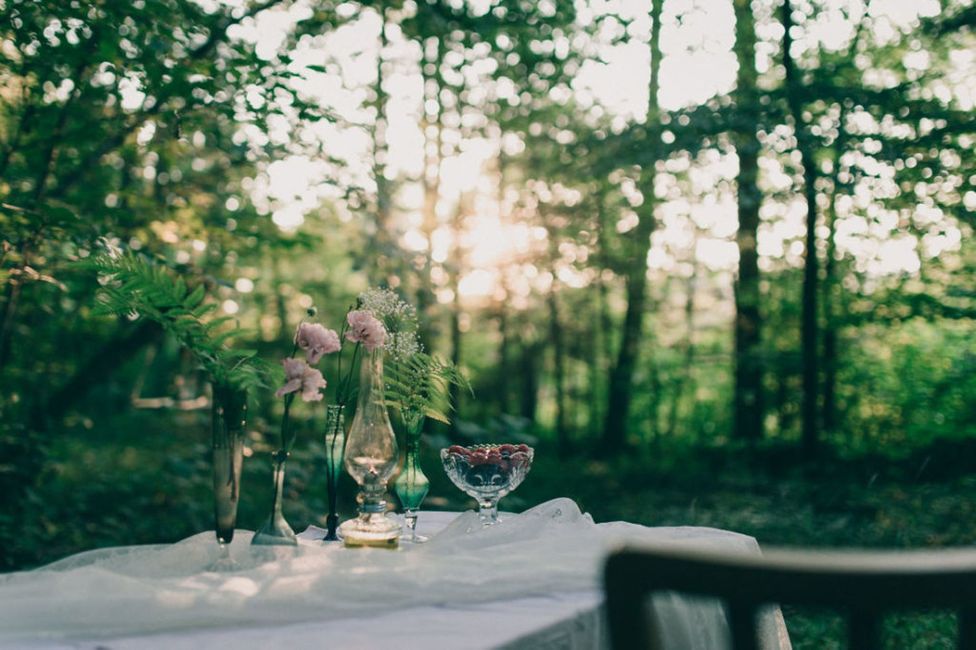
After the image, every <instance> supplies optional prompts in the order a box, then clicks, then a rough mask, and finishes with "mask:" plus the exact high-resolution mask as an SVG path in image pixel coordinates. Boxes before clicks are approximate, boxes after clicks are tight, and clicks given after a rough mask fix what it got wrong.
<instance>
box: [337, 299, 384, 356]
mask: <svg viewBox="0 0 976 650" xmlns="http://www.w3.org/2000/svg"><path fill="white" fill-rule="evenodd" d="M346 321H348V322H349V331H348V332H346V338H347V339H349V340H350V341H352V342H353V343H362V344H363V346H365V348H366V349H367V350H369V351H370V352H372V351H373V350H375V349H376V348H378V347H380V346H382V345H383V343H385V342H386V329H385V328H384V327H383V323H381V322H379V321H378V320H376V318H374V317H373V315H372V314H370V313H369V312H368V311H363V310H361V309H357V310H353V311H351V312H349V313H348V314H346Z"/></svg>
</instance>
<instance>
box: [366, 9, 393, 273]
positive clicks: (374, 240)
mask: <svg viewBox="0 0 976 650" xmlns="http://www.w3.org/2000/svg"><path fill="white" fill-rule="evenodd" d="M376 11H377V12H378V13H379V16H380V33H379V50H378V51H377V53H376V85H375V87H374V89H373V91H374V93H375V95H376V97H375V106H376V121H375V122H374V123H373V128H372V140H373V170H372V172H373V181H374V182H375V183H376V204H375V221H374V224H373V228H374V231H373V232H372V233H371V234H372V236H371V238H370V239H371V242H370V244H371V245H370V249H371V253H370V254H369V255H368V259H370V260H371V262H370V263H369V264H368V265H367V269H368V271H367V274H368V276H369V280H370V283H371V284H382V283H385V284H387V285H389V286H395V285H396V284H397V283H398V281H399V277H398V276H397V275H396V274H395V271H394V264H395V262H396V260H395V259H394V258H395V257H396V255H395V254H394V247H395V244H396V242H395V241H394V239H393V234H392V227H393V224H392V219H391V216H392V205H393V197H392V196H391V194H392V187H391V186H390V182H389V181H388V180H387V179H386V162H387V157H388V155H389V147H388V146H387V137H386V130H387V126H388V123H389V122H388V119H387V110H388V108H387V106H388V104H389V96H388V95H387V93H386V90H385V89H384V88H383V82H384V81H385V75H384V69H383V51H384V50H385V49H386V46H387V44H388V41H387V36H386V5H385V3H384V2H380V3H379V5H378V6H377V8H376Z"/></svg>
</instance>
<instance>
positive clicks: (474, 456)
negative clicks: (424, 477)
mask: <svg viewBox="0 0 976 650" xmlns="http://www.w3.org/2000/svg"><path fill="white" fill-rule="evenodd" d="M534 455H535V451H534V450H533V449H532V448H531V447H529V446H528V445H509V444H505V445H475V446H473V447H461V446H460V445H451V446H450V447H448V448H447V449H441V462H443V463H444V471H446V472H447V475H448V477H450V479H451V482H453V483H454V485H456V486H457V487H458V488H459V489H460V490H462V491H463V492H464V493H465V494H467V495H468V496H470V497H472V498H474V499H475V500H477V501H478V515H479V516H480V517H481V521H482V523H484V525H485V526H491V525H492V524H496V523H498V500H499V499H501V498H502V497H503V496H505V495H506V494H508V493H509V492H511V491H512V490H514V489H515V488H517V487H518V486H519V484H520V483H521V482H522V480H523V479H524V478H525V475H526V474H528V473H529V468H531V467H532V458H533V456H534Z"/></svg>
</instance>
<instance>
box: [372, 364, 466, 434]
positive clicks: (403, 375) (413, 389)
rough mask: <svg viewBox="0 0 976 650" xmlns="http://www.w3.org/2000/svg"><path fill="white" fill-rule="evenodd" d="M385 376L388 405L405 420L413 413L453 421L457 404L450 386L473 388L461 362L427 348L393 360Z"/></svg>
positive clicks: (445, 421)
mask: <svg viewBox="0 0 976 650" xmlns="http://www.w3.org/2000/svg"><path fill="white" fill-rule="evenodd" d="M385 379H386V402H387V405H388V406H390V407H392V408H395V409H397V410H398V411H399V412H400V416H401V417H402V418H403V419H404V422H406V421H408V420H409V419H410V417H411V414H412V415H413V416H414V417H420V416H426V417H429V418H431V419H432V420H437V421H438V422H443V423H444V424H450V422H451V420H450V417H449V416H448V412H449V410H450V409H452V408H453V406H454V405H453V404H451V402H450V390H449V389H450V387H451V386H457V387H459V388H461V389H464V390H467V391H468V392H473V391H472V390H471V384H470V383H468V379H467V377H465V376H464V374H463V373H462V372H461V370H460V369H459V368H458V367H457V366H455V365H454V364H453V363H450V362H447V361H444V360H443V359H440V358H439V357H436V356H432V355H429V354H427V353H425V352H417V353H415V354H413V355H411V356H409V357H407V358H405V359H401V360H398V361H397V362H396V363H391V364H389V366H388V367H387V371H386V377H385ZM444 405H446V408H445V406H444Z"/></svg>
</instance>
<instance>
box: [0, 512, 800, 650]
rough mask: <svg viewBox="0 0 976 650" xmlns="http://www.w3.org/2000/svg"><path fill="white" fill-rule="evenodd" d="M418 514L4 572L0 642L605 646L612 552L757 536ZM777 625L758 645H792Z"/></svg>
mask: <svg viewBox="0 0 976 650" xmlns="http://www.w3.org/2000/svg"><path fill="white" fill-rule="evenodd" d="M418 527H419V530H420V532H421V533H422V534H426V535H431V536H432V537H433V539H432V540H431V542H429V543H427V544H423V545H412V544H403V545H402V546H401V549H399V550H397V551H389V550H383V549H345V548H342V547H341V546H340V545H337V544H323V543H321V542H320V541H318V539H317V538H319V537H321V531H320V530H319V529H315V528H310V529H309V530H307V531H305V532H304V533H303V534H302V535H301V536H300V537H301V545H300V546H299V547H298V548H297V549H253V548H252V547H250V546H248V545H247V542H248V541H249V539H250V535H251V533H249V532H247V531H240V533H239V535H238V536H237V537H235V541H234V544H233V547H232V551H233V554H234V557H235V559H237V560H238V562H239V563H240V564H241V566H242V570H240V571H237V572H233V573H224V574H218V573H213V572H206V571H204V570H203V569H204V568H205V567H206V566H208V564H209V562H211V561H212V560H213V557H214V556H215V554H216V548H215V544H214V542H213V535H212V533H202V534H200V535H196V536H194V537H191V538H189V539H187V540H184V541H183V542H180V543H178V544H175V545H153V546H141V547H122V548H119V549H102V550H97V551H91V552H88V553H82V554H79V555H76V556H72V557H70V558H66V559H65V560H62V561H60V562H56V563H54V564H52V565H49V566H48V567H44V568H43V569H41V570H38V571H34V572H24V573H17V574H7V575H4V576H0V647H3V648H8V647H10V648H32V649H40V648H43V649H46V650H53V649H55V648H59V649H60V648H74V649H88V650H96V649H99V648H111V649H112V650H124V649H132V650H137V649H153V650H155V649H160V648H166V649H167V650H170V649H180V648H198V647H230V648H234V649H235V650H243V649H247V648H273V647H282V648H284V647H288V648H304V647H322V646H327V647H331V648H343V649H356V648H388V647H399V648H405V649H410V648H424V649H434V650H436V649H439V648H444V649H445V650H448V649H450V650H455V649H456V650H464V649H467V648H470V649H476V648H477V649H480V648H507V649H521V648H568V649H571V650H575V649H583V648H587V649H589V648H601V647H606V628H605V624H604V621H603V618H602V612H601V603H602V593H601V588H600V569H601V567H602V561H603V558H604V557H605V554H606V551H607V549H609V548H611V547H612V546H614V545H617V544H619V543H622V542H624V541H627V540H632V541H649V540H653V541H657V542H661V541H671V542H674V543H679V544H695V545H700V546H705V547H713V548H724V549H729V550H733V549H735V550H740V551H742V552H747V553H755V552H758V548H759V547H758V544H757V543H756V541H755V540H754V539H752V538H751V537H746V536H743V535H738V534H736V533H730V532H726V531H719V530H715V529H709V528H695V527H676V528H646V527H643V526H636V525H634V524H627V523H624V522H614V523H609V524H595V523H593V521H592V520H591V519H590V518H589V516H588V515H584V514H583V513H581V512H580V511H579V509H578V508H577V506H576V504H575V503H573V502H572V501H570V500H568V499H555V500H553V501H549V502H546V503H544V504H541V505H539V506H536V507H535V508H532V509H530V510H529V511H526V512H525V513H522V514H521V515H516V516H510V517H509V518H508V519H507V520H505V521H503V522H502V523H501V524H499V525H497V526H494V527H492V528H489V529H481V528H480V524H479V522H478V520H477V516H476V515H475V514H474V513H472V512H468V513H461V514H458V513H443V512H440V513H439V512H424V513H421V515H420V518H419V520H418ZM253 551H258V552H257V553H254V552H253ZM655 606H656V607H658V608H659V613H660V614H661V615H662V616H664V617H665V619H666V620H668V621H669V640H670V641H671V642H672V644H673V646H674V647H675V648H689V649H690V648H701V649H702V650H705V649H706V648H708V650H711V648H714V647H717V646H716V645H715V640H716V639H721V638H722V637H723V635H724V634H726V632H727V628H726V627H725V621H724V615H723V614H722V612H721V609H720V608H719V607H718V606H717V605H715V604H713V603H701V602H698V601H689V600H688V599H683V598H679V597H676V596H675V597H671V598H670V599H669V600H668V601H667V602H658V603H656V605H655ZM773 622H774V623H776V624H779V625H781V618H778V619H775V620H774V621H773ZM671 623H673V625H671ZM777 631H779V630H777ZM774 637H775V634H773V635H770V636H769V638H768V639H767V641H768V643H767V647H769V648H771V649H777V650H787V649H788V647H789V642H788V640H787V639H776V638H774ZM696 644H697V645H696ZM720 645H721V642H719V646H720Z"/></svg>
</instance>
